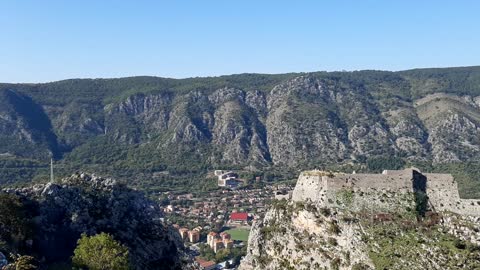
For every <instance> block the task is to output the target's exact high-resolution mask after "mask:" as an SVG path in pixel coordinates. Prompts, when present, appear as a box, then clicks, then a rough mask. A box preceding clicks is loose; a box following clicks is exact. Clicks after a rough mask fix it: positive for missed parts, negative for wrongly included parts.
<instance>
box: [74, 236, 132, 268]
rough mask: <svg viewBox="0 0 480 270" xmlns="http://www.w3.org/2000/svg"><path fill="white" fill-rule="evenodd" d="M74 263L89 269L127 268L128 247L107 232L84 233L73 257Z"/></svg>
mask: <svg viewBox="0 0 480 270" xmlns="http://www.w3.org/2000/svg"><path fill="white" fill-rule="evenodd" d="M72 262H73V265H74V266H75V267H78V268H81V269H82V268H87V269H89V270H127V269H129V263H128V248H127V247H126V246H124V245H122V244H120V243H119V242H117V241H115V239H113V237H112V236H111V235H109V234H107V233H100V234H97V235H94V236H87V235H86V234H82V237H81V238H80V239H79V240H78V245H77V248H76V249H75V251H74V256H73V258H72Z"/></svg>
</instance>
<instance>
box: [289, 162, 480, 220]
mask: <svg viewBox="0 0 480 270" xmlns="http://www.w3.org/2000/svg"><path fill="white" fill-rule="evenodd" d="M422 181H423V182H422ZM414 190H420V191H424V192H426V194H427V196H428V198H429V205H430V208H432V210H434V211H451V212H454V213H458V214H463V215H474V216H480V201H479V200H463V199H460V196H459V193H458V187H457V182H456V181H455V180H454V179H453V177H452V175H450V174H433V173H427V174H421V173H419V172H418V171H416V170H414V169H406V170H398V171H397V170H393V171H390V170H389V171H384V172H383V173H382V174H343V175H335V176H332V175H325V173H324V172H319V171H308V172H304V173H302V174H301V175H300V177H299V179H298V182H297V185H296V187H295V189H294V191H293V194H292V200H293V201H311V202H313V203H315V204H317V206H319V207H338V208H348V209H350V210H354V211H360V210H367V211H376V212H382V211H405V210H407V211H409V210H410V209H415V199H414Z"/></svg>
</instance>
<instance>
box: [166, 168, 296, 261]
mask: <svg viewBox="0 0 480 270" xmlns="http://www.w3.org/2000/svg"><path fill="white" fill-rule="evenodd" d="M213 174H214V176H215V177H216V178H217V181H218V182H217V184H218V189H216V190H214V191H211V192H206V193H204V194H201V195H194V194H192V193H187V194H173V193H171V192H164V193H162V194H161V200H167V201H168V203H169V204H167V205H163V206H162V207H163V211H164V213H165V218H166V221H167V222H168V223H170V224H172V225H173V227H174V228H175V229H176V230H178V232H179V234H180V237H182V238H183V241H184V242H185V245H186V246H187V247H188V248H189V249H190V253H191V255H192V256H194V257H195V258H196V261H197V263H198V266H199V268H200V269H205V270H212V269H234V266H235V265H237V264H238V262H239V260H240V258H241V257H242V256H244V254H245V252H246V247H247V241H248V235H249V232H250V227H251V225H252V223H253V222H254V221H255V220H257V219H260V218H263V214H264V213H265V210H266V205H267V204H268V202H269V201H270V200H271V199H273V198H275V197H277V198H279V197H282V196H288V194H289V193H291V191H292V189H293V185H292V184H264V183H261V182H262V179H261V177H255V179H254V184H253V185H252V184H249V185H246V183H245V181H244V180H243V179H241V178H240V177H239V175H238V174H237V173H236V172H234V171H224V170H215V171H214V173H213Z"/></svg>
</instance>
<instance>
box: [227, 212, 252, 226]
mask: <svg viewBox="0 0 480 270" xmlns="http://www.w3.org/2000/svg"><path fill="white" fill-rule="evenodd" d="M247 222H248V214H247V213H245V212H239V213H231V214H230V223H231V224H247Z"/></svg>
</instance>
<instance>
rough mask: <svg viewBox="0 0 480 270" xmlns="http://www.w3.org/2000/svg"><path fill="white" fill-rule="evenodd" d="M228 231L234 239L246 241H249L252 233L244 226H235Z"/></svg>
mask: <svg viewBox="0 0 480 270" xmlns="http://www.w3.org/2000/svg"><path fill="white" fill-rule="evenodd" d="M226 232H227V233H229V234H230V235H231V236H232V239H233V240H237V241H244V242H247V241H248V235H249V234H250V230H249V229H244V228H235V229H231V230H228V231H226Z"/></svg>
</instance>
